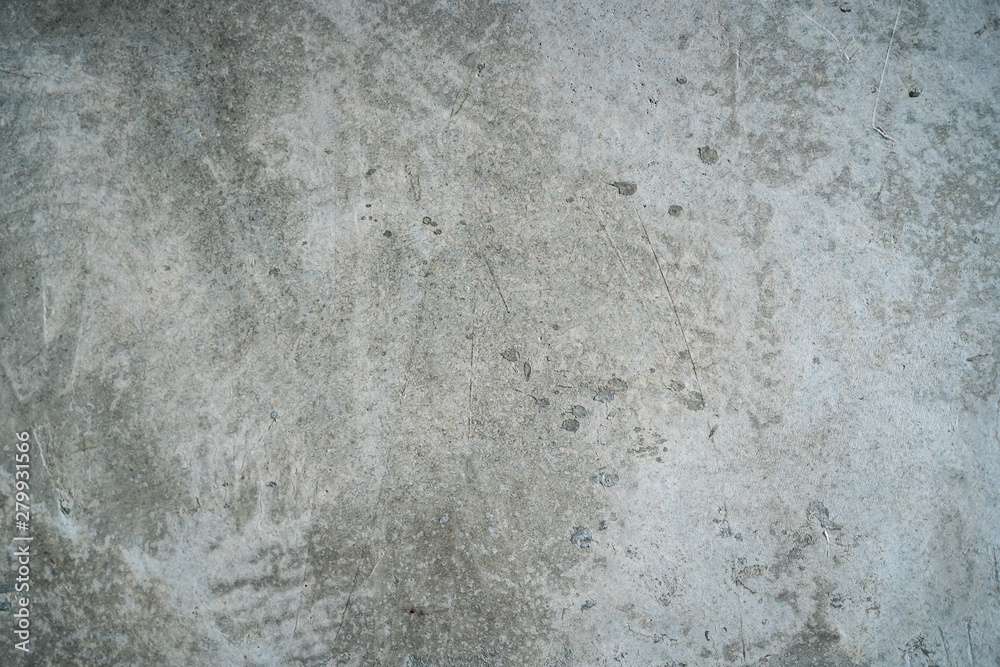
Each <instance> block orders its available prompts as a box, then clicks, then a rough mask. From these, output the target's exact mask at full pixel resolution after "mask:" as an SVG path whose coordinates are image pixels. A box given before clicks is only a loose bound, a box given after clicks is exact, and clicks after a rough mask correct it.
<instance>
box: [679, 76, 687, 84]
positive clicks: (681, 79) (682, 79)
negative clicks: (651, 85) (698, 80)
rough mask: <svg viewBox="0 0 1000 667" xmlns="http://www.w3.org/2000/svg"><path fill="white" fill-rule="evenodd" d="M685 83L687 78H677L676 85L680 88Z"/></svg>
mask: <svg viewBox="0 0 1000 667" xmlns="http://www.w3.org/2000/svg"><path fill="white" fill-rule="evenodd" d="M687 82H688V80H687V77H683V76H679V77H677V83H679V84H681V85H682V86H683V85H684V84H685V83H687Z"/></svg>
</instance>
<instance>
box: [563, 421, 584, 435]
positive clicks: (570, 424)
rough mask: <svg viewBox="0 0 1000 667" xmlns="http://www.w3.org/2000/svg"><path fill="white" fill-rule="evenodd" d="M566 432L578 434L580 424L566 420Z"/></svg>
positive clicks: (564, 427)
mask: <svg viewBox="0 0 1000 667" xmlns="http://www.w3.org/2000/svg"><path fill="white" fill-rule="evenodd" d="M562 427H563V430H564V431H569V432H570V433H574V432H576V430H577V429H578V428H580V422H578V421H577V420H575V419H564V420H563V423H562Z"/></svg>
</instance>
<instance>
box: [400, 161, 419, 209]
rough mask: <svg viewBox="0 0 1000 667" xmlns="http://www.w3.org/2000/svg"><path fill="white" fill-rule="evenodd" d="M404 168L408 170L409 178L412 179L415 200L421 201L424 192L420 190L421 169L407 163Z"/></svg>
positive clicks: (411, 185)
mask: <svg viewBox="0 0 1000 667" xmlns="http://www.w3.org/2000/svg"><path fill="white" fill-rule="evenodd" d="M404 170H405V171H406V176H407V178H409V179H410V192H412V193H413V201H420V196H421V194H422V192H421V190H420V170H419V169H417V168H416V167H411V166H410V165H406V166H405V167H404Z"/></svg>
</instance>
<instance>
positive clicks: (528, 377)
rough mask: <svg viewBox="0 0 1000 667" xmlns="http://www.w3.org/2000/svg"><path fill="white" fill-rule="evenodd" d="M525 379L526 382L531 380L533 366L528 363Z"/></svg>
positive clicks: (525, 369)
mask: <svg viewBox="0 0 1000 667" xmlns="http://www.w3.org/2000/svg"><path fill="white" fill-rule="evenodd" d="M524 379H525V380H530V379H531V364H529V363H528V362H527V361H526V362H524Z"/></svg>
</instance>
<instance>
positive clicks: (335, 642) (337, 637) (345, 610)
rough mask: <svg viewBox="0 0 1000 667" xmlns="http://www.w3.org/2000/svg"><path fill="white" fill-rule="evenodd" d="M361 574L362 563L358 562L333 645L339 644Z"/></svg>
mask: <svg viewBox="0 0 1000 667" xmlns="http://www.w3.org/2000/svg"><path fill="white" fill-rule="evenodd" d="M359 574H361V563H360V562H359V563H358V566H357V568H356V569H355V570H354V582H353V583H352V584H351V592H350V593H348V594H347V602H346V603H344V610H343V611H342V612H340V625H338V626H337V634H336V635H334V637H333V645H334V646H336V645H337V641H338V640H339V639H340V631H341V630H342V629H343V627H344V621H345V620H346V619H347V609H348V607H350V606H351V598H352V597H354V591H356V590H357V588H358V575H359Z"/></svg>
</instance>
